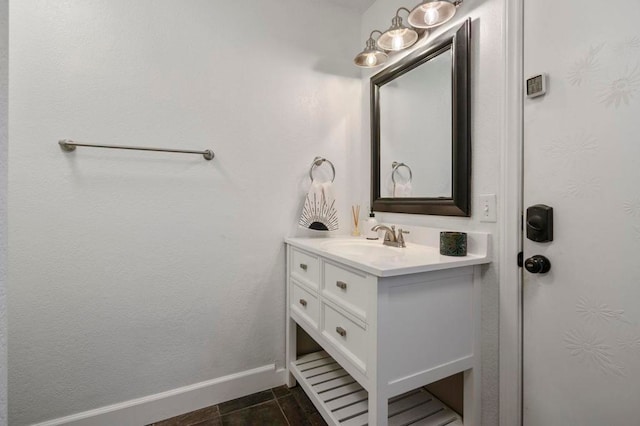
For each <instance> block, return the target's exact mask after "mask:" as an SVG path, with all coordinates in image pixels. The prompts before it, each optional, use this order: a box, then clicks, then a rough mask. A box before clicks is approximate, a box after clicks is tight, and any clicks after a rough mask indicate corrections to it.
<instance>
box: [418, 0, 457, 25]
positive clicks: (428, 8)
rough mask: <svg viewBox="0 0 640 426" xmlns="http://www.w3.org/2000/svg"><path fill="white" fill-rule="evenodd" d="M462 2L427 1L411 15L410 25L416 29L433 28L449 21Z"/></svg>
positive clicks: (447, 0) (452, 0) (453, 0)
mask: <svg viewBox="0 0 640 426" xmlns="http://www.w3.org/2000/svg"><path fill="white" fill-rule="evenodd" d="M460 3H462V0H426V1H423V2H422V4H419V5H418V6H416V7H414V8H413V10H412V11H411V12H410V13H409V18H408V19H407V21H409V24H410V25H411V26H412V27H415V28H433V27H437V26H439V25H442V24H444V23H445V22H447V21H449V20H450V19H451V18H453V16H454V15H455V14H456V6H458V5H459V4H460Z"/></svg>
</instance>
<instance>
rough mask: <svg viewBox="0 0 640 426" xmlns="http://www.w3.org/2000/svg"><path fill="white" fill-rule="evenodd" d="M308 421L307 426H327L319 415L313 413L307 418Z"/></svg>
mask: <svg viewBox="0 0 640 426" xmlns="http://www.w3.org/2000/svg"><path fill="white" fill-rule="evenodd" d="M307 419H308V420H309V424H310V425H311V426H328V425H327V422H325V421H324V419H323V418H322V416H321V415H320V413H313V414H311V415H309V417H307Z"/></svg>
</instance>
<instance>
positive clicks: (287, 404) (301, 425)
mask: <svg viewBox="0 0 640 426" xmlns="http://www.w3.org/2000/svg"><path fill="white" fill-rule="evenodd" d="M277 401H278V404H279V405H280V408H281V409H282V412H283V413H284V416H285V417H286V418H287V420H288V421H289V424H290V425H295V426H309V425H310V423H309V421H308V420H307V413H305V412H304V410H303V409H302V408H301V407H300V404H298V401H296V399H295V397H294V396H293V395H287V396H284V397H282V398H278V399H277Z"/></svg>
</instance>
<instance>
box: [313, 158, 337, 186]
mask: <svg viewBox="0 0 640 426" xmlns="http://www.w3.org/2000/svg"><path fill="white" fill-rule="evenodd" d="M324 162H327V163H329V165H330V166H331V173H332V174H333V176H332V177H331V182H333V181H334V180H336V168H335V167H334V166H333V163H332V162H331V161H329V160H327V159H326V158H323V157H316V158H314V159H313V162H312V163H311V168H310V169H309V177H310V178H311V182H313V169H315V168H316V167H320V166H321V165H322V163H324Z"/></svg>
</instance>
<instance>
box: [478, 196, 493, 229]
mask: <svg viewBox="0 0 640 426" xmlns="http://www.w3.org/2000/svg"><path fill="white" fill-rule="evenodd" d="M478 201H479V202H478V207H479V210H480V212H479V214H480V222H497V221H498V215H497V211H496V210H497V209H498V202H497V200H496V194H484V195H479V196H478Z"/></svg>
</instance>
